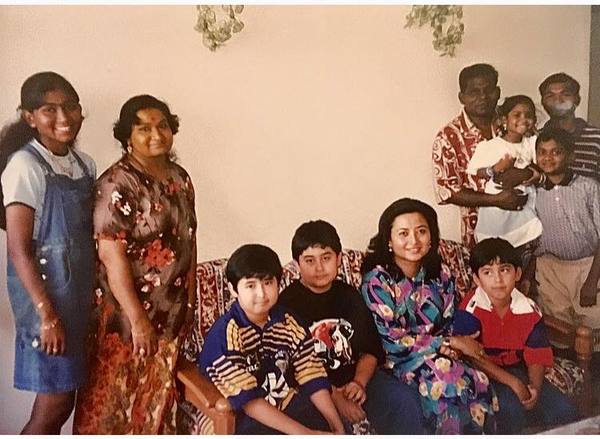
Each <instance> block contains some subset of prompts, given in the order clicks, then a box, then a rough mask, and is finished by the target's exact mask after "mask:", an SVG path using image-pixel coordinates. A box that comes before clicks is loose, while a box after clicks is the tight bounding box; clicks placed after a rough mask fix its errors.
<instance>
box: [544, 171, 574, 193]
mask: <svg viewBox="0 0 600 439" xmlns="http://www.w3.org/2000/svg"><path fill="white" fill-rule="evenodd" d="M575 178H577V174H575V173H574V172H573V171H572V170H570V169H567V172H566V173H565V176H564V178H563V179H562V180H561V181H560V182H558V183H557V184H554V183H552V182H551V181H550V179H549V178H546V182H545V183H544V189H546V190H550V189H552V188H554V186H568V185H569V184H571V182H572V181H573V180H575Z"/></svg>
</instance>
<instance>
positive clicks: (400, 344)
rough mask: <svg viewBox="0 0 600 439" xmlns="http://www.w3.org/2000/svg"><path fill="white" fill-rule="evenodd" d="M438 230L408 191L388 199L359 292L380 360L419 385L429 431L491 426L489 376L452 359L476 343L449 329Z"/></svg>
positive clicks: (449, 301)
mask: <svg viewBox="0 0 600 439" xmlns="http://www.w3.org/2000/svg"><path fill="white" fill-rule="evenodd" d="M439 235H440V234H439V228H438V224H437V215H436V213H435V211H434V210H433V208H432V207H431V206H429V205H427V204H425V203H423V202H421V201H418V200H412V199H409V198H402V199H400V200H397V201H395V202H394V203H392V204H391V205H390V206H389V207H388V208H387V209H386V210H385V211H384V212H383V214H382V215H381V218H380V220H379V230H378V233H377V235H376V236H375V237H373V239H372V240H371V242H370V244H369V248H368V250H367V255H366V257H365V261H364V263H363V266H362V272H363V276H364V277H363V283H362V287H361V293H362V295H363V298H364V300H365V301H366V303H367V306H368V307H369V309H370V310H371V313H372V314H373V318H374V319H375V324H376V326H377V330H378V332H379V336H380V338H381V340H382V342H383V348H384V350H385V352H386V363H385V366H384V367H385V368H386V369H387V370H388V371H389V372H390V373H392V374H393V375H394V376H396V377H397V378H398V379H400V380H402V381H404V382H405V383H407V384H408V385H409V386H414V387H417V388H418V390H419V394H420V395H421V405H422V408H423V414H424V416H425V419H426V426H427V429H428V431H429V432H430V433H435V434H462V433H464V434H469V433H470V434H478V433H493V432H494V431H495V428H496V424H495V419H494V412H495V411H497V409H498V402H497V399H496V397H495V394H494V393H493V390H492V388H491V387H490V384H489V381H488V378H487V376H486V375H485V374H484V373H483V372H480V371H478V370H475V369H473V368H471V367H470V366H468V365H467V364H466V363H465V362H464V361H461V360H458V357H459V354H460V356H462V357H463V358H464V357H466V358H467V359H468V358H469V357H472V358H478V357H479V356H480V355H482V352H483V351H482V348H481V345H480V344H479V343H478V342H477V341H475V340H474V339H473V338H472V337H467V336H450V333H451V325H452V317H453V314H454V309H455V306H456V304H457V302H458V300H459V298H458V297H456V296H455V290H454V279H453V278H452V276H451V274H450V273H449V271H448V270H447V268H445V267H443V266H442V261H441V258H440V256H439V255H438V246H439V239H440V237H439ZM399 416H401V414H399Z"/></svg>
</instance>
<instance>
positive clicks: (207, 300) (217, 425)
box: [177, 240, 592, 434]
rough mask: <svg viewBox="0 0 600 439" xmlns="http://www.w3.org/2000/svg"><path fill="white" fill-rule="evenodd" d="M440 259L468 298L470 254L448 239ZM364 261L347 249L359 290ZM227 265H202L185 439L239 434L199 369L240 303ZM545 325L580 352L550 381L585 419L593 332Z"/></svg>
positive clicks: (187, 360)
mask: <svg viewBox="0 0 600 439" xmlns="http://www.w3.org/2000/svg"><path fill="white" fill-rule="evenodd" d="M440 255H441V256H442V259H443V261H444V263H445V264H446V265H447V266H448V267H449V268H450V270H451V272H452V273H453V274H454V276H455V278H456V289H457V291H458V293H459V294H460V295H461V296H464V294H465V293H466V292H467V291H468V290H469V289H470V288H471V269H470V267H469V265H468V260H469V252H468V250H467V249H466V247H464V246H463V245H461V244H459V243H457V242H454V241H450V240H442V241H441V243H440ZM362 259H363V253H362V252H360V251H357V250H349V249H344V250H343V254H342V264H341V267H340V270H339V274H338V277H339V278H341V279H343V280H344V281H346V282H348V283H350V284H351V285H354V286H355V287H357V288H359V287H360V284H361V280H362V276H361V274H360V266H361V263H362ZM226 264H227V259H216V260H212V261H206V262H202V263H199V264H198V267H197V272H196V275H197V280H198V285H197V301H198V303H197V304H198V307H197V312H196V319H195V322H194V327H193V330H192V331H191V332H190V334H189V336H188V337H187V339H186V340H185V342H184V343H183V345H182V355H181V357H182V358H181V361H180V365H179V369H178V375H177V378H178V386H179V389H180V398H179V401H178V412H177V424H178V433H180V434H233V432H234V429H235V417H234V416H233V413H232V412H231V408H230V406H229V403H228V402H227V400H226V399H225V398H223V396H221V394H220V393H219V391H218V390H217V389H216V387H214V386H213V385H212V384H211V383H210V382H209V381H208V380H207V379H206V378H204V377H202V376H201V375H200V374H199V373H198V371H197V369H196V366H195V364H194V362H195V358H196V356H197V354H198V352H200V350H201V349H202V343H203V337H204V335H205V334H206V333H207V331H208V330H209V329H210V327H211V326H212V325H213V323H214V322H215V321H216V320H217V319H218V318H219V316H221V315H223V313H225V312H226V310H228V309H229V307H230V306H231V304H232V303H233V300H234V299H233V298H232V296H231V294H230V292H229V289H228V287H227V280H226V278H225V266H226ZM298 277H299V272H298V267H297V265H296V263H295V262H294V261H291V262H289V263H288V264H286V265H285V266H284V270H283V277H282V280H281V288H283V287H285V286H287V285H289V284H290V282H291V281H292V280H294V279H296V278H298ZM545 322H546V326H547V328H548V330H549V336H550V338H551V339H552V340H553V341H556V342H558V343H562V344H567V345H569V346H573V347H574V348H575V351H576V353H577V364H575V363H574V362H572V361H570V360H567V359H564V358H558V357H557V358H555V365H554V367H553V368H552V369H551V370H550V371H549V372H548V373H547V374H546V376H547V378H548V379H549V380H550V381H552V382H553V383H554V384H555V385H556V386H558V387H559V388H560V389H561V390H562V391H563V392H565V393H567V394H569V395H570V396H572V397H573V398H575V399H576V400H577V402H578V404H579V407H580V410H581V411H582V414H584V415H585V414H587V413H589V408H590V407H589V401H590V396H591V393H590V392H591V386H590V380H589V373H588V368H589V361H590V358H591V351H592V340H591V331H590V330H589V328H587V327H578V328H574V327H572V326H570V325H568V324H566V323H564V322H561V321H559V320H557V319H554V318H550V317H548V316H547V317H545Z"/></svg>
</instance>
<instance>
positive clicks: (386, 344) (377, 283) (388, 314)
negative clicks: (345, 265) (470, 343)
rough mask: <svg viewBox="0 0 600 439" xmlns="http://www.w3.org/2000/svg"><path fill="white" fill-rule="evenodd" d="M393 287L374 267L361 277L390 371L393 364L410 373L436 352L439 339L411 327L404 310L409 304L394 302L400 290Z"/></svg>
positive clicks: (366, 300)
mask: <svg viewBox="0 0 600 439" xmlns="http://www.w3.org/2000/svg"><path fill="white" fill-rule="evenodd" d="M394 286H395V285H394V281H393V279H392V278H391V276H390V275H389V274H388V273H387V272H385V271H383V270H381V269H378V268H375V269H373V270H372V271H370V272H369V273H367V274H366V275H365V279H364V281H363V284H362V287H361V293H362V295H363V299H364V300H365V302H366V304H367V307H368V308H369V309H370V310H371V313H372V315H373V318H374V320H375V326H376V328H377V332H378V333H379V337H380V338H381V340H382V343H383V349H384V350H385V352H386V354H387V361H388V363H389V362H390V361H391V362H392V363H393V365H392V366H394V368H395V367H396V365H397V364H406V365H408V367H402V369H403V371H404V372H406V369H407V368H408V369H409V370H412V369H414V368H416V367H418V366H419V365H420V364H422V363H423V361H424V356H425V355H428V354H434V353H436V352H437V351H438V349H439V348H440V346H441V345H442V340H443V336H441V335H439V336H435V335H432V334H431V333H430V332H425V331H423V332H421V331H420V328H419V327H418V326H411V324H410V323H409V322H410V321H411V318H410V316H409V314H410V310H409V309H408V307H409V306H411V304H410V302H409V301H408V300H405V298H401V299H400V300H398V301H396V300H395V297H396V295H400V294H401V291H399V289H397V288H394Z"/></svg>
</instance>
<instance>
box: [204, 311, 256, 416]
mask: <svg viewBox="0 0 600 439" xmlns="http://www.w3.org/2000/svg"><path fill="white" fill-rule="evenodd" d="M238 338H239V332H238V331H237V325H236V324H235V321H234V320H233V319H232V320H229V322H228V323H226V324H223V323H222V322H217V323H215V325H214V327H213V329H211V330H210V331H209V333H208V334H207V336H206V341H205V343H204V347H203V349H202V352H201V353H200V354H199V357H198V363H199V365H200V371H201V372H202V374H204V375H205V376H207V377H208V378H209V379H210V380H211V381H212V383H213V384H214V385H215V386H216V387H217V389H219V391H220V392H221V394H222V395H223V396H224V397H225V398H227V400H228V401H229V403H230V404H231V408H232V409H233V410H234V411H239V410H241V409H242V408H243V407H244V405H246V403H248V402H250V401H252V400H254V399H258V398H264V397H265V392H264V391H261V389H260V387H259V386H258V382H257V379H256V377H255V376H254V375H252V374H251V373H250V372H249V371H248V367H249V364H248V359H247V358H246V356H244V355H243V353H242V352H241V351H240V350H239V346H241V343H240V341H239V339H238ZM256 361H258V360H257V359H256Z"/></svg>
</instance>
